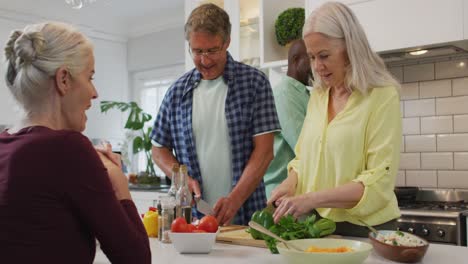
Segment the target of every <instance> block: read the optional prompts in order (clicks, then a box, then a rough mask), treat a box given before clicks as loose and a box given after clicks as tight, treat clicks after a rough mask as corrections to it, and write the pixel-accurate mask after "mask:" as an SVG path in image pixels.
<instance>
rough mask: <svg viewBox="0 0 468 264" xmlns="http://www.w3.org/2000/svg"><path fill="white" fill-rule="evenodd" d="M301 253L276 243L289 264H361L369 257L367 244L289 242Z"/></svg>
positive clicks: (329, 240) (326, 240)
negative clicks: (299, 249)
mask: <svg viewBox="0 0 468 264" xmlns="http://www.w3.org/2000/svg"><path fill="white" fill-rule="evenodd" d="M290 243H291V244H294V245H295V246H297V247H298V248H301V249H303V250H302V251H298V250H295V249H293V248H291V247H289V248H288V247H287V246H286V245H284V244H283V243H278V245H277V248H278V251H279V253H280V254H281V255H282V256H283V258H284V260H285V261H286V263H289V264H299V263H308V264H321V263H327V264H361V263H363V262H364V260H365V259H366V258H367V257H368V256H369V253H370V251H371V250H372V246H371V245H370V244H369V243H365V242H360V241H355V240H349V239H338V238H315V239H298V240H290V241H288V244H290Z"/></svg>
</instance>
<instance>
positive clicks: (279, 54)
mask: <svg viewBox="0 0 468 264" xmlns="http://www.w3.org/2000/svg"><path fill="white" fill-rule="evenodd" d="M293 7H302V8H305V2H304V0H290V1H282V0H262V1H260V65H261V67H262V68H271V67H278V66H284V65H287V64H288V62H287V56H288V49H287V47H284V46H280V45H279V44H278V42H277V41H276V35H275V22H276V19H277V18H278V15H279V14H280V13H281V12H283V11H284V10H286V9H288V8H293ZM306 15H307V11H306Z"/></svg>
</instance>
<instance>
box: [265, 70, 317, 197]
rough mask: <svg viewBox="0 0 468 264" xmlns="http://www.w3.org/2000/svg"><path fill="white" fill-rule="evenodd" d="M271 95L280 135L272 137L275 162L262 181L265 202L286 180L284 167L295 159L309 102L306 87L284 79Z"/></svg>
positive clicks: (276, 134)
mask: <svg viewBox="0 0 468 264" xmlns="http://www.w3.org/2000/svg"><path fill="white" fill-rule="evenodd" d="M273 95H274V97H275V105H276V111H277V113H278V117H279V121H280V124H281V131H278V132H276V133H275V142H274V154H275V158H274V159H273V161H272V162H271V164H270V167H268V170H267V172H266V174H265V176H264V178H263V179H264V181H265V189H266V190H265V191H266V195H267V198H268V199H269V198H270V195H271V191H272V190H273V189H274V188H275V187H276V186H277V185H278V184H280V183H281V182H282V181H283V180H284V179H286V177H287V176H288V171H287V166H288V163H289V162H290V161H291V160H292V159H294V157H295V154H294V147H295V146H296V142H297V138H298V137H299V134H300V133H301V129H302V124H303V123H304V118H305V115H306V112H307V102H308V101H309V91H308V90H307V88H306V86H305V85H304V84H302V83H301V82H299V81H297V80H295V79H293V78H291V77H289V76H284V77H283V78H282V80H281V82H280V83H278V84H277V85H276V86H275V87H274V88H273Z"/></svg>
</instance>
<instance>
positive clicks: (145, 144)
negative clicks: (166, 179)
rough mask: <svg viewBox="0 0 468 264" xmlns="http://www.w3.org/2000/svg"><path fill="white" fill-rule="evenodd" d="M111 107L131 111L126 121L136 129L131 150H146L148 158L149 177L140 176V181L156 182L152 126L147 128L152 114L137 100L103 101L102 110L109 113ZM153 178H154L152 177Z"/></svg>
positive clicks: (134, 151)
mask: <svg viewBox="0 0 468 264" xmlns="http://www.w3.org/2000/svg"><path fill="white" fill-rule="evenodd" d="M111 109H118V110H120V111H122V112H127V111H129V114H128V118H127V121H126V123H125V128H126V129H129V130H130V131H135V132H136V133H135V134H134V135H133V136H132V139H131V142H129V143H131V150H132V153H133V154H137V153H139V152H141V151H143V152H144V154H145V158H146V170H145V173H146V176H148V177H146V178H145V177H141V176H140V177H138V178H139V179H138V183H154V182H155V181H156V182H157V180H158V179H159V177H155V176H156V172H155V170H154V166H153V159H152V155H151V147H152V144H151V139H150V133H151V127H148V128H146V129H145V123H146V122H148V121H150V120H151V118H152V116H151V115H150V114H148V113H146V112H144V111H143V109H141V108H140V107H139V106H138V104H137V103H136V102H130V103H125V102H115V101H102V102H101V112H102V113H107V111H109V110H111ZM150 178H152V179H150Z"/></svg>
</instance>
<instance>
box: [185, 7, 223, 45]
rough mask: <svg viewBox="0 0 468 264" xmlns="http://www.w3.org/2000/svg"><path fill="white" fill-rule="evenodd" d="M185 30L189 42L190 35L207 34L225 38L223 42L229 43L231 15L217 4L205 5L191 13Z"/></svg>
mask: <svg viewBox="0 0 468 264" xmlns="http://www.w3.org/2000/svg"><path fill="white" fill-rule="evenodd" d="M184 29H185V39H186V40H187V41H189V40H190V33H192V32H206V33H210V34H212V35H219V36H221V37H222V38H223V41H227V40H228V39H229V38H230V36H231V22H229V15H228V14H227V13H226V11H224V10H223V9H222V8H220V7H218V6H217V5H215V4H204V5H201V6H199V7H197V8H195V9H194V10H193V11H192V13H190V16H189V18H188V19H187V23H185V27H184Z"/></svg>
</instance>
